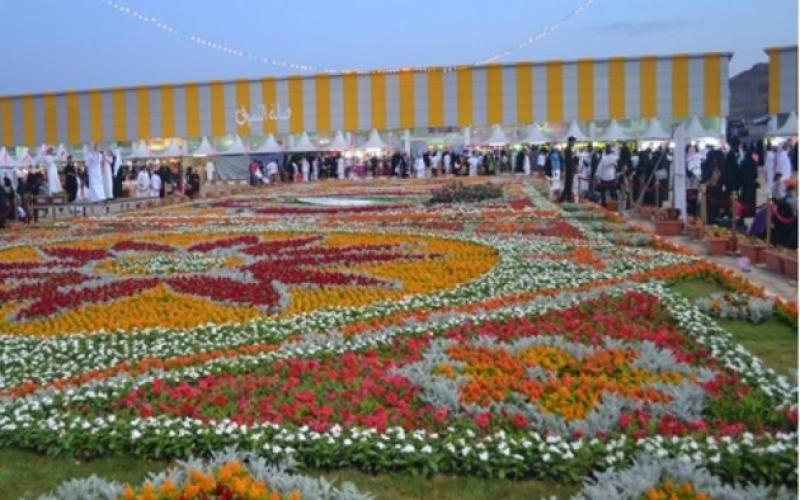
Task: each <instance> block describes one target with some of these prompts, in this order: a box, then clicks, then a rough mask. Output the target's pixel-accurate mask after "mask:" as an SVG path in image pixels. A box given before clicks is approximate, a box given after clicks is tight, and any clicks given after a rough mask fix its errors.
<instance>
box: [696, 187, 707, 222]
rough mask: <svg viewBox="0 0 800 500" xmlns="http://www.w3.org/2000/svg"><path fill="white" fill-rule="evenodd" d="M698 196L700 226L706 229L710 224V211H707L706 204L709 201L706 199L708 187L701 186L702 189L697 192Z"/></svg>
mask: <svg viewBox="0 0 800 500" xmlns="http://www.w3.org/2000/svg"><path fill="white" fill-rule="evenodd" d="M697 196H699V197H700V225H701V226H702V227H705V226H706V224H708V220H707V219H708V210H706V203H708V200H707V199H706V186H705V185H701V186H700V189H699V190H698V191H697Z"/></svg>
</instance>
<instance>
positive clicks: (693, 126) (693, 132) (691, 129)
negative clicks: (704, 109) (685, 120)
mask: <svg viewBox="0 0 800 500" xmlns="http://www.w3.org/2000/svg"><path fill="white" fill-rule="evenodd" d="M716 136H717V134H715V133H713V132H709V131H708V130H706V129H704V128H703V126H702V125H701V124H700V118H698V117H697V115H695V116H693V117H692V118H691V119H690V120H689V125H688V126H687V127H686V137H687V138H689V139H702V138H704V137H716Z"/></svg>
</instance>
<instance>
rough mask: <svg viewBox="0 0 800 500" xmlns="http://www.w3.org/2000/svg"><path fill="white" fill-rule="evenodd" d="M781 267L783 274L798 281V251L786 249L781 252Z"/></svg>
mask: <svg viewBox="0 0 800 500" xmlns="http://www.w3.org/2000/svg"><path fill="white" fill-rule="evenodd" d="M780 258H781V266H782V267H783V274H785V275H786V276H787V277H789V278H791V279H793V280H796V279H797V250H794V249H791V248H785V249H782V250H781V251H780Z"/></svg>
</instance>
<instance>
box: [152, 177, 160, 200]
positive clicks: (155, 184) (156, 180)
mask: <svg viewBox="0 0 800 500" xmlns="http://www.w3.org/2000/svg"><path fill="white" fill-rule="evenodd" d="M150 196H151V197H152V198H158V197H159V196H161V176H160V175H158V172H153V174H152V175H150Z"/></svg>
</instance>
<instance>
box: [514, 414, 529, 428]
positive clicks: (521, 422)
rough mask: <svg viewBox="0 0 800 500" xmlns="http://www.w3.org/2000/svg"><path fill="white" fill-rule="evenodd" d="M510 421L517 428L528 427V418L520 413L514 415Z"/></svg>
mask: <svg viewBox="0 0 800 500" xmlns="http://www.w3.org/2000/svg"><path fill="white" fill-rule="evenodd" d="M511 423H513V424H514V427H516V428H517V429H525V428H527V427H528V420H527V419H526V418H525V417H524V416H522V415H516V416H515V417H514V418H513V419H512V420H511Z"/></svg>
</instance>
